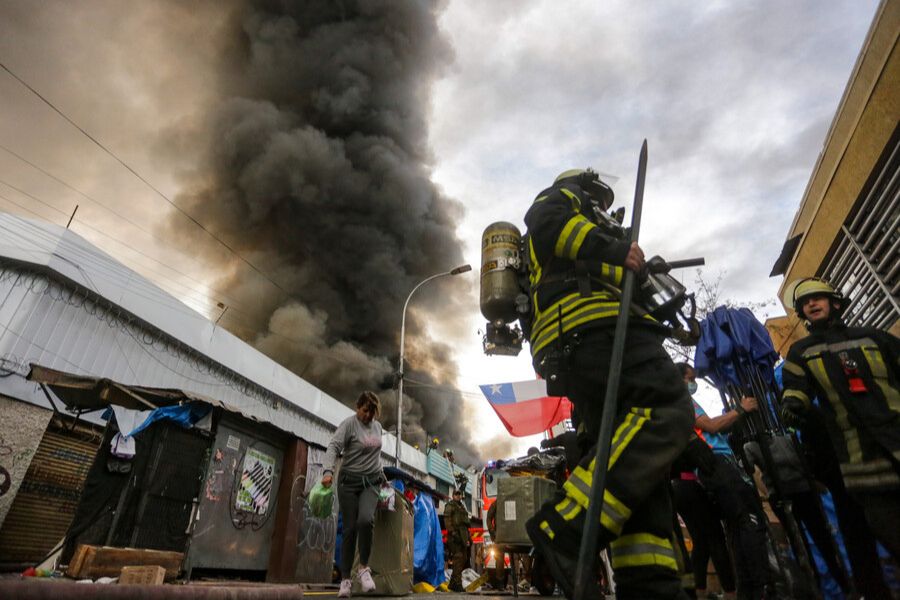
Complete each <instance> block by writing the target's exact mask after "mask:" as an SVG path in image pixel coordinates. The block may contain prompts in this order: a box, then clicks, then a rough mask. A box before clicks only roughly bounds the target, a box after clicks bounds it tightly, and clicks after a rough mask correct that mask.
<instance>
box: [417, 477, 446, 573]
mask: <svg viewBox="0 0 900 600" xmlns="http://www.w3.org/2000/svg"><path fill="white" fill-rule="evenodd" d="M413 507H414V508H415V511H416V515H415V521H414V533H413V540H414V541H413V581H414V582H415V583H419V582H420V581H425V582H427V583H429V584H431V585H433V586H434V587H437V586H439V585H440V584H441V583H443V582H444V542H443V540H442V539H441V522H440V521H439V520H438V515H437V511H436V510H435V508H434V502H433V501H432V500H431V498H430V497H429V496H428V495H426V494H418V495H417V496H416V500H415V502H413Z"/></svg>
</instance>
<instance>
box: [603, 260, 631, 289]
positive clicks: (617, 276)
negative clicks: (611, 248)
mask: <svg viewBox="0 0 900 600" xmlns="http://www.w3.org/2000/svg"><path fill="white" fill-rule="evenodd" d="M600 273H601V276H602V277H603V279H606V280H607V281H609V282H610V283H612V284H613V285H614V286H616V287H622V279H623V278H624V277H625V268H624V267H619V266H617V265H611V264H608V263H603V264H601V265H600Z"/></svg>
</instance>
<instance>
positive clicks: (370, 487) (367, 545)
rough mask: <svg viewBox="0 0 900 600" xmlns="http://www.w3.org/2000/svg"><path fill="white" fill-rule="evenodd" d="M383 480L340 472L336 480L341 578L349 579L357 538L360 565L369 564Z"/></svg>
mask: <svg viewBox="0 0 900 600" xmlns="http://www.w3.org/2000/svg"><path fill="white" fill-rule="evenodd" d="M382 481H383V478H382V477H381V476H380V475H374V476H371V477H363V476H359V475H353V474H351V473H344V472H341V474H340V476H339V477H338V488H337V492H338V502H339V503H340V508H341V519H342V522H343V524H344V531H343V540H342V541H341V579H350V572H351V571H352V570H353V559H354V558H355V555H356V542H357V538H358V539H359V564H361V565H368V564H369V554H370V553H371V551H372V530H373V528H374V523H375V508H376V507H377V505H378V486H379V485H380V484H381V482H382Z"/></svg>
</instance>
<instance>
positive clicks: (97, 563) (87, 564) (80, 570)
mask: <svg viewBox="0 0 900 600" xmlns="http://www.w3.org/2000/svg"><path fill="white" fill-rule="evenodd" d="M183 561H184V553H183V552H167V551H163V550H147V549H138V548H114V547H111V546H90V545H88V544H79V545H78V547H77V548H76V549H75V555H74V557H73V558H72V561H71V563H70V564H69V568H68V569H67V570H66V575H68V576H69V577H74V578H78V579H84V578H90V579H96V578H98V577H118V576H119V574H120V573H121V572H122V567H140V566H160V567H162V568H164V569H165V570H166V579H167V580H169V579H175V578H176V577H178V574H179V572H181V563H182V562H183Z"/></svg>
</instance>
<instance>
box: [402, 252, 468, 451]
mask: <svg viewBox="0 0 900 600" xmlns="http://www.w3.org/2000/svg"><path fill="white" fill-rule="evenodd" d="M471 270H472V266H471V265H462V266H460V267H456V268H455V269H451V270H449V271H446V272H444V273H435V274H434V275H432V276H431V277H428V278H426V279H423V280H422V281H420V282H419V283H418V284H417V285H416V287H414V288H413V289H412V291H411V292H410V293H409V296H407V297H406V302H404V303H403V317H402V318H401V319H400V360H399V366H398V367H397V377H398V378H399V380H398V383H397V452H396V458H397V468H398V469H399V468H400V444H401V443H402V442H401V441H400V439H401V438H400V432H401V431H402V426H403V349H404V347H405V346H404V342H405V338H406V307H407V306H409V301H410V299H411V298H412V297H413V294H415V293H416V290H417V289H419V288H420V287H422V286H423V285H425V284H426V283H428V282H429V281H431V280H433V279H437V278H438V277H445V276H448V275H459V274H460V273H466V272H468V271H471Z"/></svg>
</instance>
